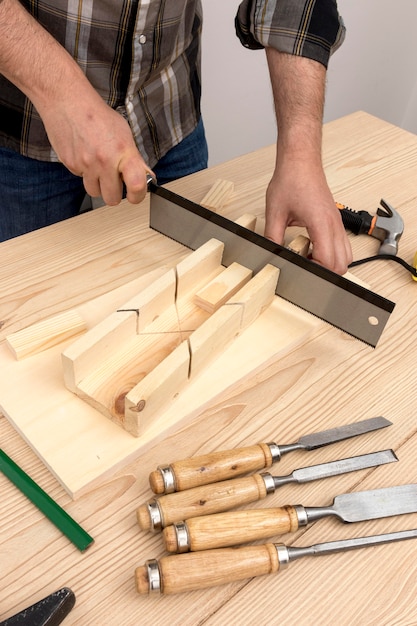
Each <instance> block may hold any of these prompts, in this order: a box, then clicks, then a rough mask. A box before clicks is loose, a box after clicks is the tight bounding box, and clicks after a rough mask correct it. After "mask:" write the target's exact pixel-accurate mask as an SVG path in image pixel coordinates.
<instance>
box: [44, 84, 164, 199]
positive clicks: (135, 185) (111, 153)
mask: <svg viewBox="0 0 417 626" xmlns="http://www.w3.org/2000/svg"><path fill="white" fill-rule="evenodd" d="M42 120H43V122H44V124H45V128H46V130H47V133H48V137H49V141H50V142H51V145H52V146H53V148H54V149H55V151H56V153H57V154H58V157H59V159H60V161H62V163H64V165H66V167H67V168H68V169H69V170H70V171H71V172H73V174H76V175H77V176H81V177H82V178H83V179H84V187H85V190H86V191H87V193H88V194H89V195H90V196H92V197H98V196H101V197H102V198H103V200H104V202H105V203H106V204H110V205H115V204H118V203H119V202H120V200H121V199H122V192H123V183H124V184H125V186H126V192H127V199H128V200H129V201H130V202H132V203H134V204H136V203H138V202H140V201H141V200H143V198H144V196H145V194H146V190H147V184H146V174H147V172H150V173H151V174H152V172H151V170H150V169H149V168H148V167H147V165H146V163H145V162H144V160H143V159H142V157H141V155H140V154H139V152H138V149H137V147H136V144H135V142H134V140H133V136H132V133H131V130H130V127H129V125H128V123H127V122H126V120H125V119H124V118H123V117H122V116H121V115H120V114H119V113H116V112H115V111H113V110H112V109H111V108H110V107H108V106H107V105H106V104H105V103H104V102H103V101H102V100H101V98H99V97H98V96H96V94H95V92H93V93H91V92H90V91H89V90H87V92H86V96H85V98H84V100H83V103H82V106H80V105H79V103H78V102H72V100H66V101H62V102H61V104H60V105H59V106H54V107H46V108H45V110H44V111H43V114H42Z"/></svg>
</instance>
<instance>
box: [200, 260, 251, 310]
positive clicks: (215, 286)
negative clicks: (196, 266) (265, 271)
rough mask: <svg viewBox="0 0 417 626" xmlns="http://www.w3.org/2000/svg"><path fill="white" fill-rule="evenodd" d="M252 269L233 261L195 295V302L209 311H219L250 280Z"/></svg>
mask: <svg viewBox="0 0 417 626" xmlns="http://www.w3.org/2000/svg"><path fill="white" fill-rule="evenodd" d="M251 276H252V271H251V270H249V269H248V268H247V267H243V265H240V264H239V263H231V265H229V267H226V268H225V269H224V270H223V271H222V272H221V273H220V274H218V276H216V277H215V278H213V280H211V281H210V282H209V283H208V284H207V285H205V286H204V287H203V288H202V289H200V291H198V292H197V293H196V294H195V296H194V299H193V300H194V302H195V303H196V304H197V305H198V306H199V307H201V308H202V309H204V310H205V311H208V312H209V313H214V311H217V309H219V308H220V307H221V306H222V305H223V304H224V303H225V302H227V300H229V298H230V297H231V296H233V295H234V294H235V293H236V292H237V291H239V289H240V288H241V287H243V285H244V284H246V283H247V282H248V280H250V278H251Z"/></svg>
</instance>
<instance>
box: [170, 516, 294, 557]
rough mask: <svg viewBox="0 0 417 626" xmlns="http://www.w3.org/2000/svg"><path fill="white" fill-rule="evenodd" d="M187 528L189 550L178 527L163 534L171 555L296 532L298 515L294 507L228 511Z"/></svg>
mask: <svg viewBox="0 0 417 626" xmlns="http://www.w3.org/2000/svg"><path fill="white" fill-rule="evenodd" d="M184 524H185V528H186V535H187V543H188V550H187V548H186V546H184V545H179V543H178V533H177V530H176V527H175V526H167V527H166V528H164V530H163V537H164V542H165V548H166V550H167V551H168V552H180V551H181V552H188V551H191V552H196V551H198V550H212V549H213V548H224V547H228V546H235V545H238V544H241V543H249V542H251V541H257V540H258V539H268V538H270V537H273V536H274V535H282V534H284V533H288V532H295V531H296V530H298V527H299V522H298V516H297V512H296V509H295V508H294V507H293V506H285V507H280V508H274V509H250V510H242V511H228V512H226V513H217V514H216V515H204V516H202V517H194V518H193V519H189V520H187V521H186V522H184Z"/></svg>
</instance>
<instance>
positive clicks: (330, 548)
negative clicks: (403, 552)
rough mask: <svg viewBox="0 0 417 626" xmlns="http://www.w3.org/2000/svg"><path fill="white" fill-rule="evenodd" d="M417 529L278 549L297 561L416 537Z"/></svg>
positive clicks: (277, 545)
mask: <svg viewBox="0 0 417 626" xmlns="http://www.w3.org/2000/svg"><path fill="white" fill-rule="evenodd" d="M416 538H417V529H412V530H402V531H399V532H393V533H385V534H383V535H370V536H369V537H355V538H354V539H341V540H339V541H327V542H325V543H316V544H314V545H312V546H305V547H293V546H288V547H287V546H283V545H282V544H281V545H280V544H276V547H277V550H278V551H279V549H280V548H281V547H282V548H284V549H285V551H286V552H287V559H288V560H289V561H295V560H296V559H300V558H302V557H304V556H322V555H325V554H334V553H335V552H345V551H347V550H355V549H357V548H367V547H370V546H379V545H381V544H385V543H392V542H394V541H405V540H406V539H416Z"/></svg>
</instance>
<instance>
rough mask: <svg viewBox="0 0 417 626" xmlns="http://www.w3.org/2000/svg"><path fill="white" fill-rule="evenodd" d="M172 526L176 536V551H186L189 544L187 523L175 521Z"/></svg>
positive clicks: (188, 548)
mask: <svg viewBox="0 0 417 626" xmlns="http://www.w3.org/2000/svg"><path fill="white" fill-rule="evenodd" d="M174 528H175V534H176V536H177V552H188V551H189V550H190V547H191V546H190V536H189V534H188V528H187V524H186V523H185V522H177V523H176V524H174Z"/></svg>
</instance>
